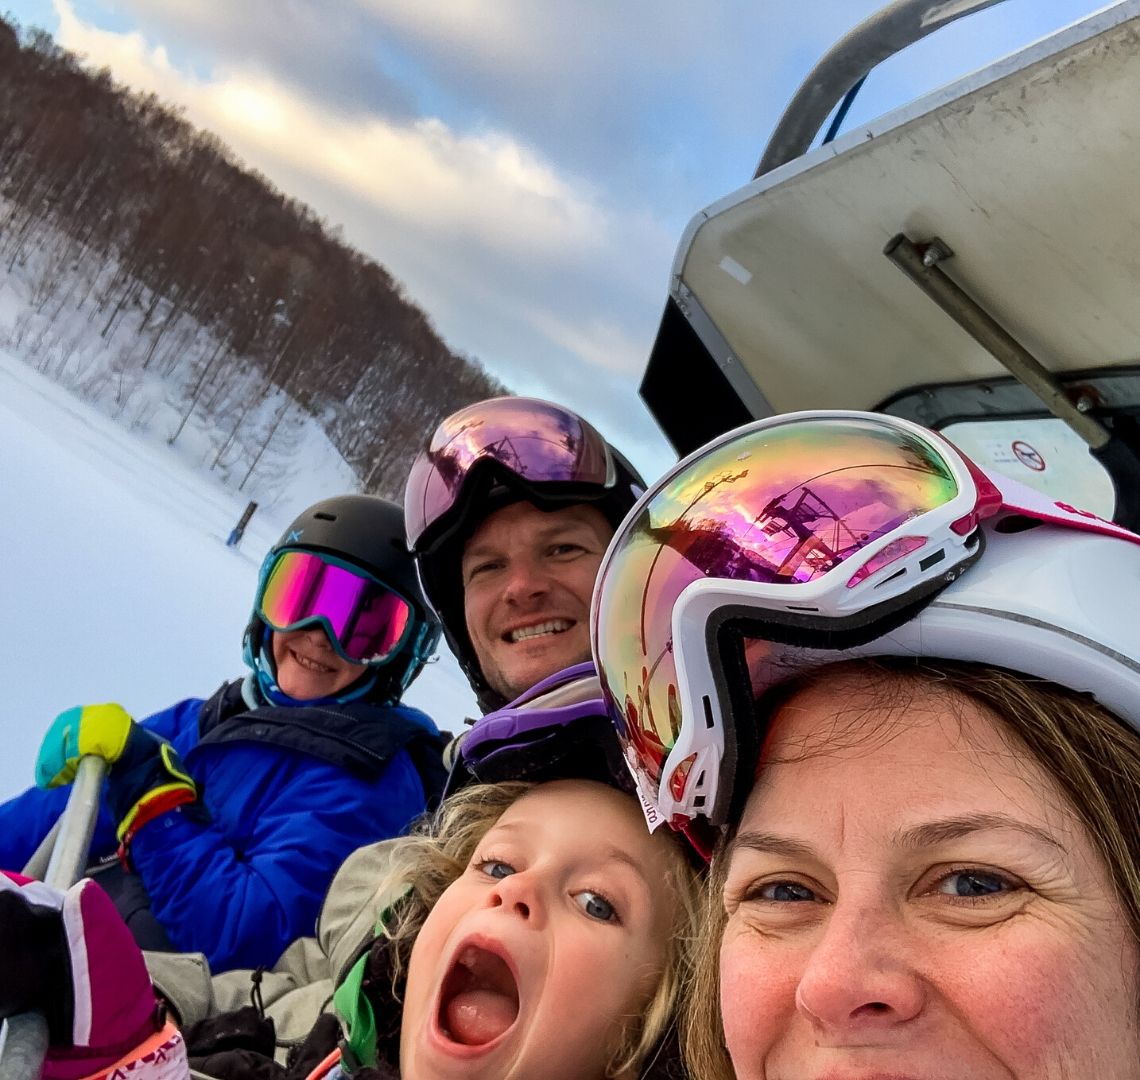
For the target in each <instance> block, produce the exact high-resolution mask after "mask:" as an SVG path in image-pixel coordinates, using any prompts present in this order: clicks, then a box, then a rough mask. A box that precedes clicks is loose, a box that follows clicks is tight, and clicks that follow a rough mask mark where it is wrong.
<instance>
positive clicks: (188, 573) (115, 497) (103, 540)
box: [0, 350, 475, 798]
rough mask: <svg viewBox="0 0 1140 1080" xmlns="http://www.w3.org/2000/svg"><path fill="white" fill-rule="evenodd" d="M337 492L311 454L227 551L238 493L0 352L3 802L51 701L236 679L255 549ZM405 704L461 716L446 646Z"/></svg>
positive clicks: (135, 700)
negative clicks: (308, 465) (299, 513)
mask: <svg viewBox="0 0 1140 1080" xmlns="http://www.w3.org/2000/svg"><path fill="white" fill-rule="evenodd" d="M341 464H343V463H341ZM344 487H345V477H344V474H343V473H342V472H341V471H340V470H339V468H338V467H337V465H336V463H335V461H332V460H331V459H325V460H323V461H316V462H314V464H313V467H311V468H308V469H306V470H305V472H304V474H303V476H300V477H294V478H293V480H292V481H291V482H290V484H289V488H288V494H287V497H284V498H282V501H281V504H280V505H279V506H278V507H277V508H275V509H273V510H272V511H271V512H269V513H265V512H261V511H259V512H258V513H257V514H255V516H254V518H253V521H252V523H251V524H250V526H249V529H248V530H247V532H246V535H245V539H244V540H243V541H242V544H241V547H240V548H239V549H237V550H234V549H230V548H226V547H225V546H224V539H225V537H226V536H227V535H228V533H229V531H230V529H231V527H232V526H233V524H234V522H235V521H236V520H237V518H238V516H239V515H240V513H241V510H242V508H243V507H244V505H245V501H246V500H245V497H244V496H242V495H238V494H235V493H233V492H231V491H227V490H226V489H224V488H223V487H222V486H221V484H220V482H219V481H218V479H217V475H216V474H211V473H209V472H207V471H206V470H205V468H204V467H202V466H198V465H197V464H196V463H193V462H192V459H191V460H188V459H187V457H186V456H184V455H183V454H182V453H181V452H179V451H178V450H177V449H172V448H170V447H167V446H166V445H165V444H164V443H163V442H162V441H161V440H159V441H158V443H157V444H150V443H148V442H146V441H144V440H142V439H140V438H138V437H137V436H136V435H134V434H132V433H131V432H130V431H129V430H128V429H126V428H124V427H123V426H121V425H120V424H117V423H116V422H114V421H113V420H111V419H110V418H108V417H107V416H105V415H102V414H101V413H100V412H98V411H96V410H95V409H94V408H92V407H91V406H89V405H86V404H84V403H83V402H81V401H79V400H78V399H77V398H75V397H73V396H72V395H71V394H70V393H69V392H67V391H66V390H64V389H63V388H62V387H60V386H59V385H56V384H55V383H53V382H52V381H50V380H48V379H47V378H45V377H44V376H42V375H40V374H38V373H37V372H36V371H34V370H33V369H32V368H31V367H29V366H28V365H26V364H25V363H23V362H22V361H21V360H19V359H17V358H16V357H15V356H14V355H12V354H11V353H10V352H5V351H2V350H0V492H2V493H3V501H2V505H3V515H2V517H0V551H2V552H3V559H4V572H3V577H2V582H3V583H2V585H0V600H2V601H3V604H4V607H5V612H6V616H7V619H6V622H7V632H6V635H5V638H6V640H5V647H4V649H3V650H2V652H0V685H3V687H4V691H5V692H4V699H3V704H0V734H2V736H3V739H4V742H5V745H4V753H3V754H2V755H0V798H4V797H8V796H10V795H12V794H15V793H16V792H17V791H19V790H21V789H22V788H23V787H25V786H27V784H28V782H29V781H30V778H31V774H32V765H33V762H34V759H35V753H36V749H37V747H38V745H39V739H40V736H41V735H42V733H43V731H44V729H45V728H46V726H47V724H48V722H49V721H50V720H51V718H52V717H53V716H55V714H56V713H57V712H59V711H60V710H62V709H65V708H68V707H69V706H72V705H76V704H83V703H88V702H97V701H106V700H115V701H120V702H122V704H123V705H124V706H125V707H126V708H127V709H128V710H130V711H131V712H133V713H134V714H135V715H137V716H140V717H141V716H145V715H147V714H148V713H149V712H151V711H153V710H155V709H158V708H160V707H162V706H164V705H168V704H170V703H172V702H174V701H176V700H178V699H179V698H181V697H186V696H201V695H205V694H208V693H210V692H212V691H213V690H214V689H215V688H216V687H217V686H218V685H219V684H220V683H221V682H222V681H223V680H225V679H227V678H233V677H234V676H236V675H238V674H240V673H241V671H242V670H243V668H242V664H241V656H240V650H241V635H242V630H243V628H244V626H245V622H246V619H247V618H248V615H249V605H250V600H251V598H252V594H253V589H254V586H255V583H256V577H257V568H258V565H259V563H260V560H261V556H262V555H263V553H264V551H265V550H266V548H267V547H268V546H269V545H270V544H271V543H272V542H273V541H274V540H275V539H276V538H277V536H278V535H279V533H280V531H281V530H282V528H283V527H284V525H285V524H287V523H288V520H289V518H290V517H291V516H292V514H293V513H294V512H296V511H297V510H299V509H301V508H302V507H303V506H304V505H305V504H306V503H308V502H311V501H313V500H314V499H316V498H318V497H320V496H322V495H328V494H332V493H335V492H337V491H340V490H343V489H344ZM407 700H408V701H409V702H411V703H412V704H416V705H419V706H420V707H421V708H424V709H425V710H426V711H427V712H429V713H431V714H432V715H433V716H434V717H435V718H436V719H437V721H438V722H439V723H440V726H441V727H450V728H452V729H453V730H454V729H456V728H457V727H458V726H459V724H460V722H461V720H462V717H463V716H466V715H474V709H475V704H474V699H473V696H472V695H471V692H470V690H469V689H468V687H467V684H466V682H465V681H464V680H463V678H462V676H461V674H460V673H459V669H458V666H457V665H456V663H455V661H454V659H453V658H452V657H451V656H450V655H445V656H443V657H441V659H440V661H439V662H438V663H436V664H434V665H432V666H430V667H429V668H428V669H427V670H426V671H425V673H424V674H423V675H421V676H420V678H419V680H418V681H417V682H416V683H415V684H414V685H413V687H412V688H411V690H410V692H409V694H408V697H407Z"/></svg>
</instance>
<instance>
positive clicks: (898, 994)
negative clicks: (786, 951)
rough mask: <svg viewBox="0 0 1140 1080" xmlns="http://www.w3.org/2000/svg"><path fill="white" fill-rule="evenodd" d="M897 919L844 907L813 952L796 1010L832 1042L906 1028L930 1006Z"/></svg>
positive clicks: (834, 914)
mask: <svg viewBox="0 0 1140 1080" xmlns="http://www.w3.org/2000/svg"><path fill="white" fill-rule="evenodd" d="M909 953H910V950H909V944H908V942H907V941H906V934H905V932H904V930H903V928H902V927H901V926H900V925H899V924H898V921H897V920H896V918H895V917H894V916H893V915H885V914H883V913H880V912H876V911H874V910H871V909H869V908H862V909H855V908H849V909H845V908H844V906H843V902H842V900H840V901H838V902H837V903H836V905H835V907H834V908H833V909H832V914H831V915H830V917H829V918H828V922H827V924H826V927H825V928H824V930H823V936H822V938H821V939H820V940H819V941H818V943H817V945H816V947H815V948H814V949H813V950H812V951H811V953H810V955H809V957H808V960H807V963H806V965H805V967H804V970H803V973H802V975H801V977H800V981H799V986H798V987H797V989H796V1007H797V1008H798V1009H799V1010H800V1012H801V1013H804V1014H805V1015H806V1016H807V1018H808V1019H809V1020H810V1022H811V1023H812V1025H813V1026H814V1027H815V1028H816V1029H817V1031H819V1032H820V1033H822V1034H826V1036H828V1037H830V1038H838V1039H841V1040H842V1039H843V1038H847V1037H853V1038H859V1037H860V1036H863V1035H867V1034H870V1033H874V1032H877V1031H882V1030H883V1029H886V1028H890V1027H892V1026H894V1025H897V1024H905V1023H906V1022H907V1021H909V1020H913V1019H914V1018H915V1017H916V1016H918V1015H919V1014H920V1013H921V1012H922V1009H923V1006H924V1004H925V1002H926V992H927V991H926V985H925V982H924V980H923V978H922V977H921V975H920V974H919V973H918V972H917V971H916V970H915V968H914V966H913V963H912V961H911V959H910V956H909Z"/></svg>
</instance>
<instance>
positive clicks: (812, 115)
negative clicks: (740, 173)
mask: <svg viewBox="0 0 1140 1080" xmlns="http://www.w3.org/2000/svg"><path fill="white" fill-rule="evenodd" d="M1002 2H1003V0H956V2H948V0H894V2H893V3H890V4H888V5H887V6H886V7H885V8H883V9H882V10H881V11H878V12H876V13H875V14H874V15H872V16H871V17H870V18H869V19H865V20H864V21H863V22H861V23H860V24H859V25H858V26H856V27H855V28H854V29H853V30H851V31H849V32H848V33H847V34H845V35H844V36H843V37H842V38H841V39H840V40H839V41H838V42H836V43H835V44H834V45H833V46H832V47H831V48H830V49H829V50H828V51H827V52H826V53H825V54H824V56H823V59H822V60H820V61H819V63H818V64H816V65H815V67H814V68H812V69H811V71H810V72H809V73H808V76H807V78H806V79H804V81H803V83H801V84H800V88H799V89H798V90H797V91H796V92H795V94H794V95H793V97H792V100H791V101H790V102H788V107H787V108H786V109H785V110H784V114H783V116H781V117H780V119H779V121H778V123H777V124H776V128H775V130H774V131H773V132H772V136H771V138H770V139H769V140H768V145H767V146H766V147H765V148H764V153H763V154H762V155H761V157H760V164H758V165H757V166H756V172H755V173H754V174H753V179H756V177H757V176H762V175H763V174H764V173H767V172H771V171H772V170H773V169H775V168H777V167H778V166H780V165H783V164H784V163H785V162H787V161H791V160H792V159H793V158H797V157H799V156H800V155H801V154H804V153H806V152H807V150H808V148H809V147H810V146H811V144H812V141H813V140H814V139H815V137H816V135H817V134H818V133H819V129H820V128H821V127H823V125H824V122H825V121H826V120H827V118H828V116H830V115H831V110H832V109H834V108H835V106H836V105H837V104H838V103H839V101H840V100H841V99H842V98H843V95H844V94H846V93H847V91H848V90H850V89H851V87H852V86H854V85H855V84H856V83H857V82H858V81H859V80H860V79H862V78H864V77H865V76H866V75H867V72H869V71H870V70H871V69H872V68H873V67H875V66H876V65H877V64H880V63H882V61H884V60H886V59H887V57H890V56H894V55H895V53H897V52H901V51H902V50H903V49H905V48H906V47H907V46H908V45H913V44H914V43H915V42H916V41H919V40H921V39H922V38H924V37H926V35H927V34H932V33H933V32H934V31H935V30H940V29H941V28H942V27H943V26H947V25H948V24H950V23H952V22H954V21H955V20H956V19H960V18H962V17H963V16H964V15H972V14H973V13H974V12H976V11H982V10H984V9H985V8H988V7H993V6H994V5H995V4H1000V3H1002Z"/></svg>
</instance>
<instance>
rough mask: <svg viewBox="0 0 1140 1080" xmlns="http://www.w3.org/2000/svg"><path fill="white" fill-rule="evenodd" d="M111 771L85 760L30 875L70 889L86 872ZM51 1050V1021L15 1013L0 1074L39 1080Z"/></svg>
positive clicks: (0, 1035) (0, 1054) (0, 1047)
mask: <svg viewBox="0 0 1140 1080" xmlns="http://www.w3.org/2000/svg"><path fill="white" fill-rule="evenodd" d="M106 771H107V763H106V762H105V761H104V760H103V759H102V758H100V757H95V756H94V755H90V754H89V755H87V756H86V757H84V758H81V759H80V761H79V765H78V767H77V768H76V770H75V780H74V781H73V782H72V785H71V793H70V794H69V795H68V797H67V806H66V807H65V808H64V811H63V813H62V814H60V816H59V820H58V821H57V822H56V823H55V825H54V826H53V827H52V830H51V832H50V833H48V835H47V836H46V837H45V838H44V840H43V842H42V843H41V844H40V846H39V847H38V848H37V849H36V851H35V854H33V855H32V857H31V859H29V860H28V864H27V866H26V867H25V868H24V872H25V873H26V874H27V875H28V876H29V877H39V878H40V879H41V880H42V881H44V882H45V883H46V884H48V885H51V886H53V887H54V888H57V889H68V888H70V887H71V886H72V885H74V884H75V883H76V882H77V881H78V880H79V879H80V877H81V876H82V875H83V871H84V869H85V868H86V866H87V856H88V849H89V848H90V847H91V834H92V833H93V832H94V831H95V821H96V818H97V817H98V816H99V796H100V794H101V793H102V790H103V776H104V774H105V773H106ZM49 852H50V858H48V853H49ZM42 862H46V863H47V866H46V870H45V868H44V867H42V866H40V865H39V864H40V863H42ZM36 871H43V872H42V873H37V872H36ZM47 1051H48V1029H47V1021H46V1020H45V1019H44V1018H43V1017H42V1016H41V1015H39V1013H24V1014H23V1015H22V1016H13V1017H10V1018H9V1019H8V1020H7V1021H5V1023H4V1029H3V1031H2V1032H0V1077H3V1078H4V1080H39V1078H40V1076H41V1075H42V1073H43V1067H44V1058H45V1057H46V1056H47Z"/></svg>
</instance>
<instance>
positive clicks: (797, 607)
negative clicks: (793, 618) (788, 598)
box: [784, 604, 819, 611]
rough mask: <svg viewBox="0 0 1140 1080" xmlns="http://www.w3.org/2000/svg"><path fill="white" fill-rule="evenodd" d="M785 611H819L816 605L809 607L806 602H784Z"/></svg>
mask: <svg viewBox="0 0 1140 1080" xmlns="http://www.w3.org/2000/svg"><path fill="white" fill-rule="evenodd" d="M784 610H785V611H819V608H818V607H809V606H808V605H807V604H785V605H784Z"/></svg>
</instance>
